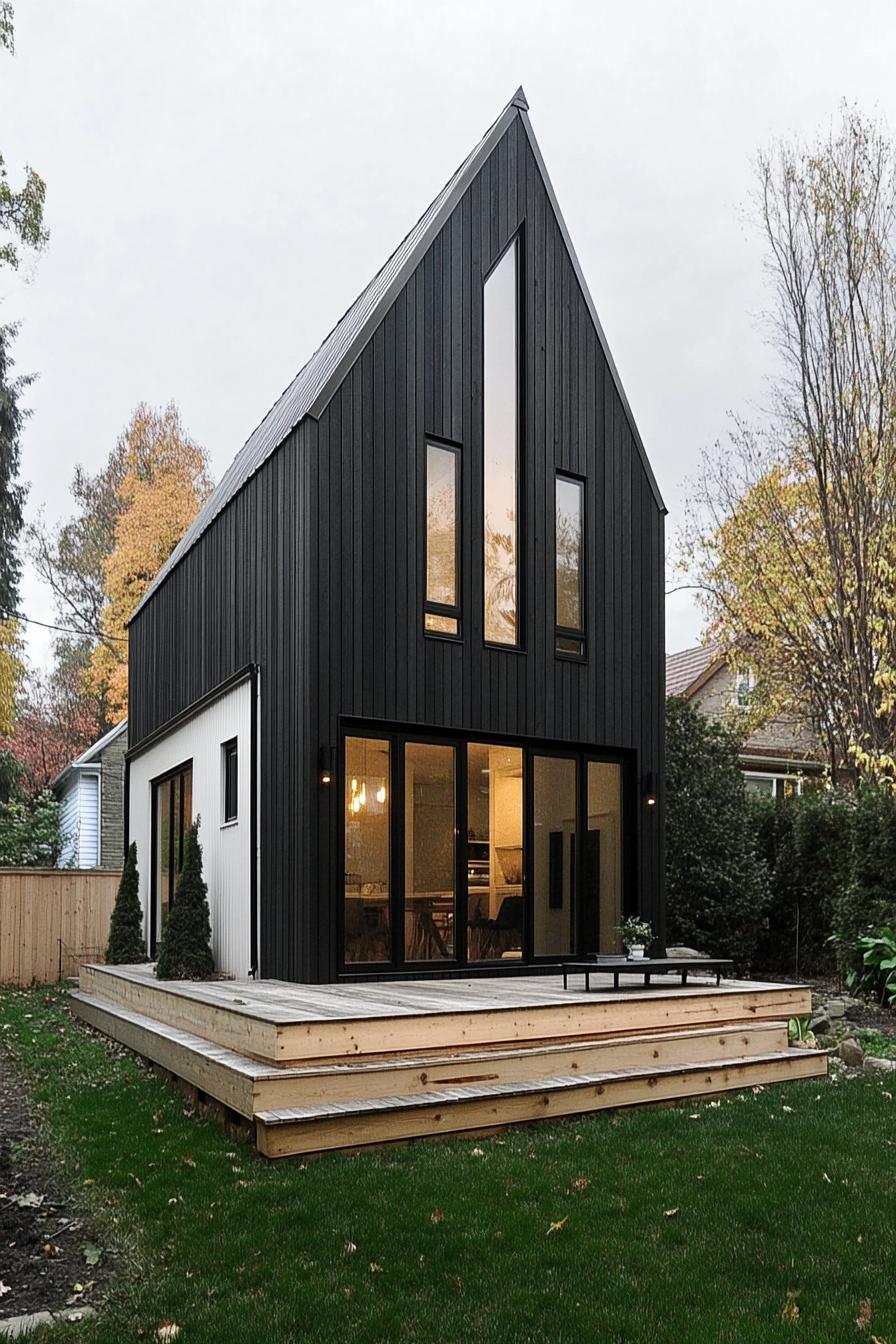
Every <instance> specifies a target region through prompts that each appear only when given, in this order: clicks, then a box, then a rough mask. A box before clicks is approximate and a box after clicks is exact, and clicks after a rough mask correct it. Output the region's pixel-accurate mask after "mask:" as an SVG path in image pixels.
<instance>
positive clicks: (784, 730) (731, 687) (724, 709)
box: [691, 667, 825, 760]
mask: <svg viewBox="0 0 896 1344" xmlns="http://www.w3.org/2000/svg"><path fill="white" fill-rule="evenodd" d="M691 704H692V705H694V706H695V707H696V708H697V709H699V710H700V713H701V714H705V715H706V717H707V718H708V719H716V720H720V721H722V722H725V723H728V724H730V725H731V726H734V727H736V724H737V717H736V708H735V675H734V673H733V672H732V671H730V670H729V669H728V668H727V667H725V668H720V669H719V671H718V672H717V673H716V674H715V676H713V677H710V679H709V681H708V682H707V683H706V685H705V686H701V687H700V690H699V691H697V692H696V694H695V695H694V696H693V697H692V699H691ZM742 751H743V754H744V755H745V756H748V755H750V753H751V752H753V751H755V752H756V753H757V755H762V756H770V755H774V754H775V753H777V754H780V755H781V756H793V757H796V758H797V759H800V758H803V759H808V760H813V759H817V760H824V759H825V752H824V747H823V746H822V744H821V743H820V742H819V740H818V738H817V737H816V735H815V734H814V733H813V732H812V730H811V729H810V728H809V727H808V726H807V725H806V724H804V723H800V722H799V721H798V720H796V719H795V718H790V717H785V716H782V717H780V718H776V719H770V720H769V722H768V723H766V724H764V725H763V726H762V727H761V728H759V729H757V731H756V732H755V733H753V734H752V735H751V736H750V737H748V738H747V740H746V742H745V743H744V744H743V748H742Z"/></svg>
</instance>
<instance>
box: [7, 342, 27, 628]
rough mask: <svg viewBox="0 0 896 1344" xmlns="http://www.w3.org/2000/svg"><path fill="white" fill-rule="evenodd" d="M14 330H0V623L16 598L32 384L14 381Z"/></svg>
mask: <svg viewBox="0 0 896 1344" xmlns="http://www.w3.org/2000/svg"><path fill="white" fill-rule="evenodd" d="M15 334H16V329H15V327H14V326H9V325H7V326H0V620H4V619H8V618H9V617H11V616H12V615H14V613H15V611H16V606H17V603H18V597H19V575H20V573H21V561H20V559H19V554H18V540H19V533H20V532H21V530H22V506H23V504H24V503H25V488H24V486H22V485H20V484H19V483H18V473H19V439H20V435H21V432H22V426H23V424H24V421H25V417H26V415H27V414H28V412H27V411H26V410H25V409H24V408H23V407H22V405H21V395H22V392H23V391H24V389H25V388H26V387H27V386H28V384H29V382H30V381H31V379H30V378H27V377H18V378H16V377H13V372H12V370H13V359H12V353H11V347H12V341H13V337H14V336H15Z"/></svg>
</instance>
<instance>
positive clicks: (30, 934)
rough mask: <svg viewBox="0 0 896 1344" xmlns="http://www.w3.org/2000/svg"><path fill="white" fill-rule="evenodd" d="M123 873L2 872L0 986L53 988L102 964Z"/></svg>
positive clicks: (32, 869) (70, 870) (99, 871)
mask: <svg viewBox="0 0 896 1344" xmlns="http://www.w3.org/2000/svg"><path fill="white" fill-rule="evenodd" d="M120 877H121V874H120V873H115V872H107V871H105V870H103V871H101V870H99V869H92V868H91V869H79V868H60V869H56V868H0V985H30V984H33V983H34V982H35V981H37V982H39V983H41V984H53V983H54V982H55V981H56V980H59V979H60V978H61V977H64V976H69V975H77V973H78V967H79V966H80V965H81V964H82V962H84V961H101V960H102V955H103V950H104V948H105V946H106V940H107V938H108V936H109V917H110V915H111V914H112V906H113V905H114V903H115V893H116V891H117V890H118V882H119V879H120Z"/></svg>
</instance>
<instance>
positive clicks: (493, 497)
mask: <svg viewBox="0 0 896 1344" xmlns="http://www.w3.org/2000/svg"><path fill="white" fill-rule="evenodd" d="M519 246H520V245H519V240H518V239H516V238H515V239H514V240H513V242H512V243H511V245H510V247H508V249H507V251H506V252H505V253H504V255H503V257H502V258H501V260H500V261H499V262H498V264H497V266H496V267H495V268H494V270H493V271H492V272H491V274H490V275H489V276H488V277H487V278H486V281H485V290H484V295H483V315H484V316H483V322H484V331H483V402H484V456H485V478H484V487H485V519H484V521H485V531H484V545H485V556H484V571H485V640H486V643H488V644H504V645H510V646H516V645H518V644H519V643H520V628H519V578H518V552H519V517H518V514H519V503H518V496H519V486H518V480H517V477H518V437H519V368H518V344H519V342H518V321H519V315H518V311H517V306H518V304H517V289H518V283H517V273H518V270H519Z"/></svg>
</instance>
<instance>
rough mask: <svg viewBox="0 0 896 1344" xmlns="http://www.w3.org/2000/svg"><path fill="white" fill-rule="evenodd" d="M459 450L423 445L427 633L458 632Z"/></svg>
mask: <svg viewBox="0 0 896 1344" xmlns="http://www.w3.org/2000/svg"><path fill="white" fill-rule="evenodd" d="M459 494H460V450H459V449H458V448H455V447H449V446H446V445H445V444H440V443H429V442H427V444H426V601H425V605H424V613H423V628H424V630H426V631H427V633H428V634H434V635H449V636H452V635H453V636H454V637H457V636H458V635H460V513H459V509H458V497H459Z"/></svg>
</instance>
